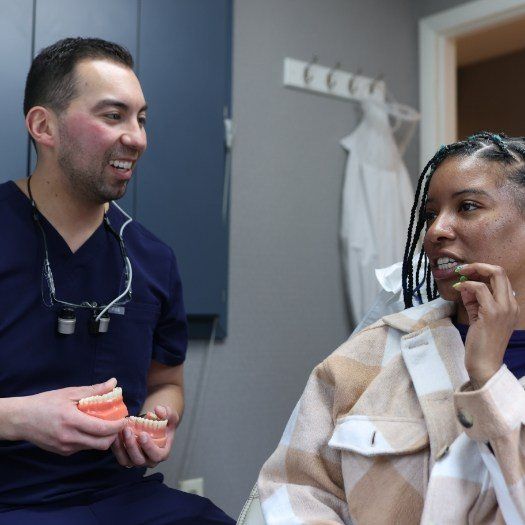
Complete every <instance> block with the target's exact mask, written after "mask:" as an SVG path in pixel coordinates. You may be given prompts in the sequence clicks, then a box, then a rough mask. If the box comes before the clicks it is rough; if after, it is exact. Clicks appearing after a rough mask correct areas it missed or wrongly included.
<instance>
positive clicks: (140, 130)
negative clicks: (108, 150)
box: [121, 123, 148, 155]
mask: <svg viewBox="0 0 525 525" xmlns="http://www.w3.org/2000/svg"><path fill="white" fill-rule="evenodd" d="M121 142H122V144H123V145H124V146H126V147H128V148H130V149H134V150H136V151H137V152H138V153H139V155H140V154H141V153H142V152H143V151H144V150H145V149H146V146H147V144H148V140H147V137H146V130H145V129H144V127H142V126H141V125H139V124H138V123H136V124H130V125H129V126H128V128H127V129H126V130H125V131H124V133H123V134H122V136H121Z"/></svg>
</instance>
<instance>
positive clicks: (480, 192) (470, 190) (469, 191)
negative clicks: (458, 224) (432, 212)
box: [427, 188, 490, 202]
mask: <svg viewBox="0 0 525 525" xmlns="http://www.w3.org/2000/svg"><path fill="white" fill-rule="evenodd" d="M465 194H470V195H483V196H485V197H490V193H488V192H486V191H485V190H481V189H479V188H465V189H464V190H459V191H455V192H454V193H453V194H452V197H459V196H460V195H465ZM435 200H436V199H434V198H432V197H429V198H428V199H427V202H434V201H435Z"/></svg>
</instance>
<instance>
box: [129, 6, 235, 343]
mask: <svg viewBox="0 0 525 525" xmlns="http://www.w3.org/2000/svg"><path fill="white" fill-rule="evenodd" d="M230 39H231V2H230V1H229V0H198V1H195V0H177V1H173V0H145V1H144V2H143V3H142V12H141V18H140V41H139V46H140V47H139V75H140V79H141V82H142V87H143V89H144V94H145V96H146V100H148V101H151V102H152V103H151V104H150V109H149V110H148V139H149V146H148V150H147V151H146V153H145V155H144V157H143V159H142V161H141V166H140V170H139V173H138V177H137V191H136V199H137V200H136V203H137V206H136V210H135V212H136V216H137V218H138V220H140V221H141V222H142V223H143V224H144V225H145V226H146V227H148V228H149V229H151V230H152V231H154V232H155V233H156V234H157V235H159V236H160V237H161V238H162V239H163V240H164V241H166V242H167V243H168V244H170V245H171V246H173V247H174V249H175V253H176V254H177V256H178V259H179V265H180V271H181V276H182V282H183V286H184V290H185V301H186V309H187V311H188V314H189V319H190V332H191V333H192V334H193V335H203V336H206V335H208V332H209V329H210V328H211V324H210V323H211V322H213V320H214V318H216V317H217V318H218V323H219V324H218V332H217V333H218V335H219V337H221V336H224V335H225V332H226V301H227V263H228V222H229V221H228V213H227V206H225V205H223V204H227V195H225V192H227V190H228V188H227V185H226V184H225V181H226V177H225V166H226V160H227V149H226V147H225V142H224V116H225V115H228V114H229V111H230V109H229V108H230V92H231V89H230V62H231V59H230ZM225 201H226V202H225ZM201 330H204V332H203V333H201V332H200V331H201Z"/></svg>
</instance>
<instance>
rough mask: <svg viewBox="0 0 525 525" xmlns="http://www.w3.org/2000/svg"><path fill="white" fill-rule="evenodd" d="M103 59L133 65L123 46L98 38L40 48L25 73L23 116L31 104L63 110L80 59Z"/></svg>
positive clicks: (71, 93)
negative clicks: (27, 71)
mask: <svg viewBox="0 0 525 525" xmlns="http://www.w3.org/2000/svg"><path fill="white" fill-rule="evenodd" d="M86 59H105V60H111V61H113V62H116V63H117V64H122V65H124V66H126V67H129V68H130V69H132V68H133V57H132V56H131V54H130V53H129V51H128V50H127V49H125V48H124V47H122V46H119V45H118V44H114V43H113V42H108V41H106V40H101V39H100V38H80V37H78V38H64V39H63V40H59V41H58V42H56V43H54V44H53V45H51V46H49V47H46V48H44V49H42V50H41V51H40V53H39V54H38V55H37V56H36V57H35V59H34V60H33V63H32V64H31V68H30V70H29V73H28V75H27V80H26V88H25V95H24V115H27V113H28V111H29V110H30V109H31V108H32V107H34V106H48V107H50V108H51V109H53V110H54V111H55V112H56V113H60V112H62V111H64V110H65V109H66V108H67V107H68V106H69V103H70V102H71V100H73V99H74V98H75V96H76V92H77V91H76V88H77V85H76V78H75V72H74V69H75V66H76V64H78V62H80V61H81V60H86Z"/></svg>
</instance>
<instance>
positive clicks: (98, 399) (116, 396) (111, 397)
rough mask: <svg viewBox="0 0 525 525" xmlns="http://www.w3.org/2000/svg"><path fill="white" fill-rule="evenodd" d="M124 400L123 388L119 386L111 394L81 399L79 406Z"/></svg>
mask: <svg viewBox="0 0 525 525" xmlns="http://www.w3.org/2000/svg"><path fill="white" fill-rule="evenodd" d="M121 398H122V388H121V387H119V386H117V387H115V388H114V389H113V390H112V391H111V392H108V393H107V394H103V395H101V396H91V397H84V398H83V399H81V400H80V401H79V402H78V404H79V405H92V404H94V403H100V402H102V401H113V400H117V399H121Z"/></svg>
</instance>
